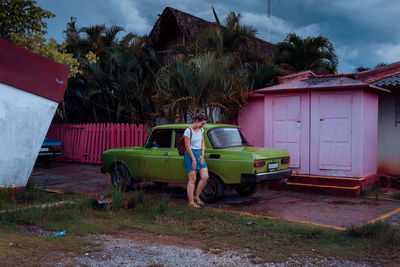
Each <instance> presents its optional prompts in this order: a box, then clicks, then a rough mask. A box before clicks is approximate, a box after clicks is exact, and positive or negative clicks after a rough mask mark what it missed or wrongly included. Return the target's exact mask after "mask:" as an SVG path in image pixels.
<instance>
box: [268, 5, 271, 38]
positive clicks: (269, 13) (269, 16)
mask: <svg viewBox="0 0 400 267" xmlns="http://www.w3.org/2000/svg"><path fill="white" fill-rule="evenodd" d="M267 4H268V7H267V8H268V13H267V14H268V15H267V17H268V19H267V42H270V31H271V0H268V3H267Z"/></svg>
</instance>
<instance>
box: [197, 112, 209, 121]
mask: <svg viewBox="0 0 400 267" xmlns="http://www.w3.org/2000/svg"><path fill="white" fill-rule="evenodd" d="M206 120H207V116H206V114H205V112H204V111H200V112H199V113H197V114H196V116H195V117H194V121H206Z"/></svg>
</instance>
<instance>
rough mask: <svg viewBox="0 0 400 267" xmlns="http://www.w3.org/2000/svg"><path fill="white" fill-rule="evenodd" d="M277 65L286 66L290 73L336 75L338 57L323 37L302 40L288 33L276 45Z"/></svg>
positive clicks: (331, 45)
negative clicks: (312, 72) (308, 72)
mask: <svg viewBox="0 0 400 267" xmlns="http://www.w3.org/2000/svg"><path fill="white" fill-rule="evenodd" d="M276 46H277V48H278V49H279V52H278V53H277V55H276V58H275V62H276V63H277V64H283V65H286V67H288V68H289V69H290V70H292V71H302V70H312V71H314V72H316V73H324V72H329V73H336V71H337V65H338V57H337V55H336V53H335V49H334V47H333V44H332V43H331V42H330V41H329V39H328V38H326V37H323V36H317V37H307V38H305V39H302V38H301V37H299V36H298V35H296V34H295V33H289V34H288V35H287V36H286V38H285V40H284V41H283V42H280V43H278V44H277V45H276Z"/></svg>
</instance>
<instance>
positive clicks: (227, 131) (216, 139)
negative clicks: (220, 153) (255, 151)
mask: <svg viewBox="0 0 400 267" xmlns="http://www.w3.org/2000/svg"><path fill="white" fill-rule="evenodd" d="M207 135H208V139H209V140H210V142H211V145H212V146H213V148H224V147H234V146H250V144H249V142H248V141H247V140H246V138H245V137H244V136H243V134H242V133H241V132H240V130H239V129H238V128H229V127H218V128H214V129H211V130H209V131H208V133H207Z"/></svg>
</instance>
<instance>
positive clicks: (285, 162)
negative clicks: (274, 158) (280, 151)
mask: <svg viewBox="0 0 400 267" xmlns="http://www.w3.org/2000/svg"><path fill="white" fill-rule="evenodd" d="M289 163H290V158H284V159H281V164H289Z"/></svg>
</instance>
